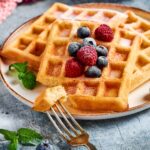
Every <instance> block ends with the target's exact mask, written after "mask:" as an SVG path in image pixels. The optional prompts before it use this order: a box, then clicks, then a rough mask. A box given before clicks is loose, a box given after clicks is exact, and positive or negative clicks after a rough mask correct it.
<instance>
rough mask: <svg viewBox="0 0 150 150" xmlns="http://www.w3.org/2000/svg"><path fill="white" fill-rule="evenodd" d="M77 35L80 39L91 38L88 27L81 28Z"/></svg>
mask: <svg viewBox="0 0 150 150" xmlns="http://www.w3.org/2000/svg"><path fill="white" fill-rule="evenodd" d="M77 35H78V37H79V38H82V39H83V38H86V37H88V36H90V29H89V28H88V27H80V28H79V29H78V30H77Z"/></svg>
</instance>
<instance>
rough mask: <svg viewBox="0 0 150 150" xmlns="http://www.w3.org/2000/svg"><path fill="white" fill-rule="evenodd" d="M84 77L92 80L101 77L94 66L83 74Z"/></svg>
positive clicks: (98, 70)
mask: <svg viewBox="0 0 150 150" xmlns="http://www.w3.org/2000/svg"><path fill="white" fill-rule="evenodd" d="M85 76H86V77H92V78H97V77H100V76H101V70H100V69H99V68H98V67H96V66H92V67H89V68H88V69H87V70H86V72H85Z"/></svg>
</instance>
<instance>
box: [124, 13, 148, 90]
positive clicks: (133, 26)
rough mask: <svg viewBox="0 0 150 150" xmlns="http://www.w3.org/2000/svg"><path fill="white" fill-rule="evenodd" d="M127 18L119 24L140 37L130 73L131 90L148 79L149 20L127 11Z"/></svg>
mask: <svg viewBox="0 0 150 150" xmlns="http://www.w3.org/2000/svg"><path fill="white" fill-rule="evenodd" d="M126 14H127V16H128V17H127V19H126V21H125V23H124V24H122V25H121V26H122V27H123V28H126V29H128V30H130V31H132V32H135V33H136V34H138V35H139V36H141V38H142V43H141V46H140V49H139V51H138V56H137V58H136V63H135V68H134V71H133V75H132V82H131V90H134V89H135V88H137V87H138V86H140V85H141V84H142V83H144V82H146V81H147V80H149V79H150V22H149V21H147V20H145V19H143V18H141V17H140V16H137V15H136V14H135V13H133V12H132V11H127V12H126Z"/></svg>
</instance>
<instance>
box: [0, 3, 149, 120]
mask: <svg viewBox="0 0 150 150" xmlns="http://www.w3.org/2000/svg"><path fill="white" fill-rule="evenodd" d="M93 5H99V6H104V8H105V6H108V7H114V8H115V7H119V8H124V9H125V10H126V9H132V10H133V11H140V12H142V13H146V14H148V15H150V11H147V10H143V9H141V8H136V7H132V6H128V5H122V4H113V3H83V4H77V5H75V7H83V6H84V7H85V6H93ZM93 8H94V7H93ZM106 9H107V8H106ZM41 15H42V14H41ZM41 15H38V16H35V17H33V18H31V19H29V20H27V21H25V22H24V23H22V24H21V25H20V26H18V27H17V28H16V29H15V30H13V31H12V32H11V33H10V34H9V35H8V37H7V38H6V39H5V40H4V42H3V43H2V45H1V46H0V51H1V50H2V49H3V47H4V46H5V44H6V43H7V41H8V40H9V38H10V37H11V36H12V35H13V34H14V33H15V32H17V31H18V30H20V29H21V28H22V27H23V26H25V25H26V24H27V23H29V22H33V21H34V20H35V19H37V18H38V17H40V16H41ZM1 67H2V58H1V57H0V77H1V80H2V82H3V84H4V86H5V87H6V88H7V89H8V91H9V92H10V93H11V94H12V95H13V96H14V97H16V98H17V99H18V100H19V101H21V102H22V103H24V104H26V105H27V106H31V105H32V104H33V103H32V102H31V101H29V100H28V99H26V98H25V97H23V96H22V95H20V94H19V93H17V92H16V91H15V90H14V89H13V88H11V87H10V86H9V84H8V83H7V81H5V78H4V76H3V73H2V71H1V70H2V69H1ZM148 108H150V102H145V103H144V104H141V105H138V106H135V107H133V108H131V109H129V110H128V111H124V112H106V113H97V114H93V115H92V114H90V115H89V114H88V115H85V114H78V115H74V114H73V115H74V117H75V118H76V119H80V120H103V119H111V118H119V117H124V116H128V115H131V114H135V113H138V112H141V111H143V110H146V109H148Z"/></svg>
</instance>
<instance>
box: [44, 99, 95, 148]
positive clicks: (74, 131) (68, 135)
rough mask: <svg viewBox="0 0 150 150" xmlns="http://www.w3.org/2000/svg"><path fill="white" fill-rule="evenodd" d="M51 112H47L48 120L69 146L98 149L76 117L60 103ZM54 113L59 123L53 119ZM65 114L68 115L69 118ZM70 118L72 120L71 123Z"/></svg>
mask: <svg viewBox="0 0 150 150" xmlns="http://www.w3.org/2000/svg"><path fill="white" fill-rule="evenodd" d="M54 107H55V108H54ZM55 109H57V110H58V111H56V110H55ZM50 110H51V111H47V112H46V113H47V115H48V118H49V119H50V121H51V122H52V124H53V125H54V127H55V128H56V130H57V131H58V133H59V134H60V135H61V136H62V137H63V139H64V140H65V141H66V142H67V143H68V144H69V145H71V146H74V147H77V146H84V147H86V148H87V149H88V150H96V147H95V146H94V145H93V144H91V143H90V142H89V135H88V133H87V132H86V131H85V130H84V129H83V128H82V127H81V126H80V125H79V123H78V122H77V121H76V120H75V119H74V117H73V116H72V115H71V114H70V112H69V111H68V110H67V109H66V108H65V106H64V105H63V104H62V103H61V102H60V101H58V102H57V103H56V104H55V105H54V106H52V107H51V109H50ZM52 113H53V115H54V116H55V118H56V121H57V123H56V121H55V120H54V119H53V118H52V116H51V114H52ZM58 113H59V115H58ZM65 114H66V115H67V117H66V115H65ZM60 115H61V117H60ZM61 118H63V119H64V121H65V123H66V124H65V123H64V122H63V121H62V119H61ZM68 118H69V119H70V121H69V119H68ZM59 126H60V127H61V128H62V129H63V131H62V129H60V127H59ZM68 127H69V128H70V130H69V129H68ZM75 127H76V128H75Z"/></svg>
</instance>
